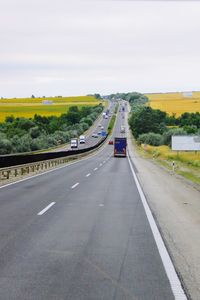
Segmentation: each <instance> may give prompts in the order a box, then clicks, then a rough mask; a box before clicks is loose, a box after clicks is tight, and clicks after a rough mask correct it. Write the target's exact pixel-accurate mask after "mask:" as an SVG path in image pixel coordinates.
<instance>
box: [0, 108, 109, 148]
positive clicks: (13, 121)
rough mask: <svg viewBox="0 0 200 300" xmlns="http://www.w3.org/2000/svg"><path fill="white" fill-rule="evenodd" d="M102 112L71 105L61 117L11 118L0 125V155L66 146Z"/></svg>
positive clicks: (97, 109) (98, 109) (100, 109)
mask: <svg viewBox="0 0 200 300" xmlns="http://www.w3.org/2000/svg"><path fill="white" fill-rule="evenodd" d="M102 111H103V106H102V104H99V105H97V106H83V107H81V108H79V107H78V106H71V107H70V108H69V110H68V112H67V113H64V114H62V115H61V116H59V117H57V116H49V117H45V116H40V115H37V114H36V115H35V116H34V118H32V119H31V118H29V119H28V118H15V117H14V116H9V117H7V118H6V120H5V122H2V123H0V154H10V153H20V152H29V151H36V150H41V149H47V148H51V147H55V146H57V145H60V144H63V143H67V142H69V140H70V139H71V138H72V137H77V136H79V135H80V134H82V133H83V132H84V131H86V130H87V129H88V128H89V127H90V126H91V125H92V124H93V122H94V121H95V120H96V118H97V117H98V115H99V114H100V113H101V112H102Z"/></svg>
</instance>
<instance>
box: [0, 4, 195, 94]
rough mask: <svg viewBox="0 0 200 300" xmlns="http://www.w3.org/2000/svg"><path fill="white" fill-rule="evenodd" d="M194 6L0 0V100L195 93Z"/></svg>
mask: <svg viewBox="0 0 200 300" xmlns="http://www.w3.org/2000/svg"><path fill="white" fill-rule="evenodd" d="M199 72H200V2H198V1H183V2H182V1H125V0H123V1H120V0H99V1H95V0H91V1H87V0H80V1H76V0H75V1H74V0H73V1H71V0H17V1H16V0H0V97H26V96H27V97H29V96H31V95H32V94H34V95H35V96H39V97H40V96H44V95H45V96H55V95H63V96H64V95H65V96H69V95H86V94H90V93H100V94H103V95H105V94H111V93H116V92H129V91H138V92H142V93H143V92H159V91H191V90H200V75H199Z"/></svg>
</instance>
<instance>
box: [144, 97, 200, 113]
mask: <svg viewBox="0 0 200 300" xmlns="http://www.w3.org/2000/svg"><path fill="white" fill-rule="evenodd" d="M145 95H146V96H147V97H148V99H149V105H150V106H151V107H152V108H154V109H160V110H162V111H166V112H167V113H168V114H170V115H172V114H176V117H178V116H180V115H182V114H183V113H184V112H189V113H192V112H200V92H192V95H189V93H188V94H187V93H184V92H183V93H160V94H145Z"/></svg>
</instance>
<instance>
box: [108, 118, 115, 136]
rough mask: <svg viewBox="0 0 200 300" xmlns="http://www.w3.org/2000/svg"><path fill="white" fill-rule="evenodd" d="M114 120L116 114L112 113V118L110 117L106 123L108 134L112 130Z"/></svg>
mask: <svg viewBox="0 0 200 300" xmlns="http://www.w3.org/2000/svg"><path fill="white" fill-rule="evenodd" d="M115 120H116V115H113V116H112V118H111V119H110V122H109V125H108V134H110V133H111V132H112V130H113V127H114V124H115Z"/></svg>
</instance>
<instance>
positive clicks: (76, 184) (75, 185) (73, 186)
mask: <svg viewBox="0 0 200 300" xmlns="http://www.w3.org/2000/svg"><path fill="white" fill-rule="evenodd" d="M78 185H79V182H77V183H75V184H74V185H72V187H71V188H72V189H74V188H75V187H77V186H78Z"/></svg>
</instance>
